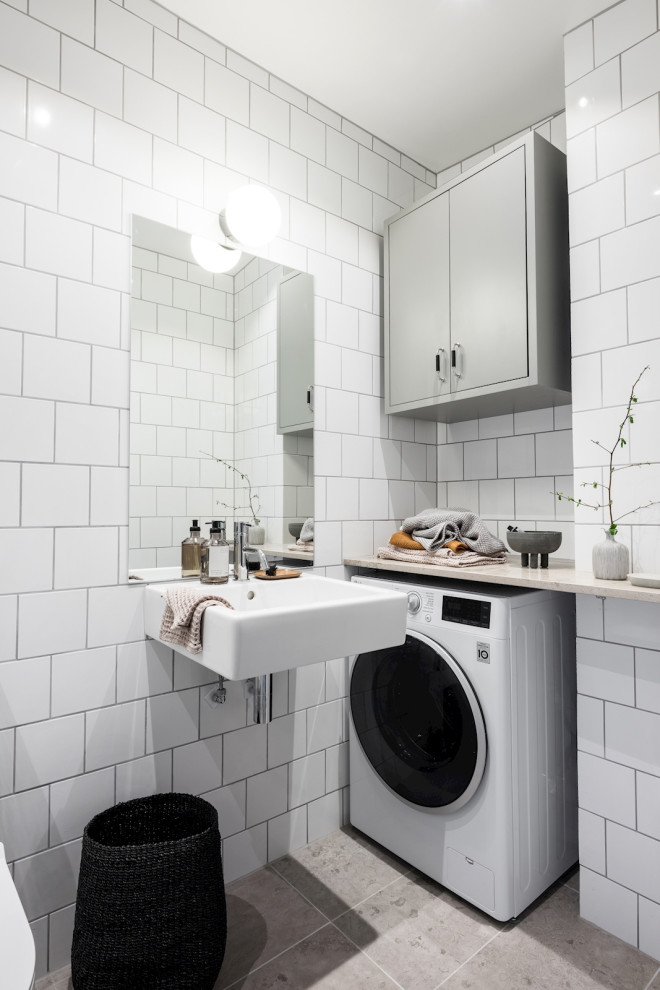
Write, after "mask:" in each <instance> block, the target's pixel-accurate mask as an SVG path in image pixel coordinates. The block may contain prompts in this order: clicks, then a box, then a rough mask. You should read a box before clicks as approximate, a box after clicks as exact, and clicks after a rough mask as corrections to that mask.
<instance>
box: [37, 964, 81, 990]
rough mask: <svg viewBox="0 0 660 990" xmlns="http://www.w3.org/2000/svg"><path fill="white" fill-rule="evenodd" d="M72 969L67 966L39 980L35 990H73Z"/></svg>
mask: <svg viewBox="0 0 660 990" xmlns="http://www.w3.org/2000/svg"><path fill="white" fill-rule="evenodd" d="M71 987H72V983H71V967H70V966H65V967H64V968H63V969H58V970H56V971H55V972H54V973H49V974H48V975H47V976H43V977H42V978H41V979H40V980H37V981H36V982H35V985H34V990H71Z"/></svg>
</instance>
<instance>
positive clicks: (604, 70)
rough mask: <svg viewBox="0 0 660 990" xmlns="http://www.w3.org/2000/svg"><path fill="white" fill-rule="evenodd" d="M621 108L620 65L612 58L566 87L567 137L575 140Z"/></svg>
mask: <svg viewBox="0 0 660 990" xmlns="http://www.w3.org/2000/svg"><path fill="white" fill-rule="evenodd" d="M620 109H621V81H620V78H619V63H618V60H616V59H613V60H612V61H611V62H606V63H605V65H601V66H600V67H599V68H597V69H595V70H594V71H593V72H589V73H587V74H586V75H584V76H582V78H580V79H578V80H577V81H576V82H573V83H571V84H570V85H568V86H567V87H566V136H567V138H572V137H575V135H576V134H580V133H581V132H582V131H586V130H587V129H588V128H589V127H593V126H594V124H598V123H600V121H601V120H606V119H607V118H608V117H613V116H614V114H616V113H618V112H619V110H620Z"/></svg>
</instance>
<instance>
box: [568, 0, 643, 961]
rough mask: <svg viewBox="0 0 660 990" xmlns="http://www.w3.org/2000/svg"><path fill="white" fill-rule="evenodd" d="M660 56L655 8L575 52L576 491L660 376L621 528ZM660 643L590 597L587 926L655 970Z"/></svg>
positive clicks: (580, 537) (581, 739)
mask: <svg viewBox="0 0 660 990" xmlns="http://www.w3.org/2000/svg"><path fill="white" fill-rule="evenodd" d="M659 45H660V32H659V31H658V9H657V6H656V3H655V2H654V0H625V2H622V3H619V4H617V5H616V6H614V7H612V8H611V9H609V10H607V11H605V12H604V13H603V14H601V15H599V16H598V17H596V18H595V19H594V20H593V21H589V22H588V23H587V24H585V25H583V26H582V27H580V28H578V29H577V30H576V31H574V32H572V33H571V34H569V35H567V36H566V39H565V54H566V64H567V82H569V83H570V85H569V87H568V89H567V104H566V105H567V130H568V134H569V137H570V140H569V142H568V171H569V176H570V177H572V182H571V189H570V216H571V225H570V235H571V255H572V257H571V271H572V273H574V274H575V275H576V277H575V278H574V279H573V282H572V337H573V367H574V374H573V410H574V431H573V432H574V459H575V482H576V486H577V485H579V484H581V483H584V484H586V485H587V486H588V487H591V486H592V485H593V482H594V481H596V482H597V483H599V484H602V483H603V482H604V481H605V482H606V481H607V466H606V461H607V457H606V455H605V454H604V451H603V450H602V449H600V448H599V447H598V446H596V444H595V443H594V442H593V441H599V442H600V443H603V444H605V445H606V446H610V445H611V444H613V442H614V439H615V438H616V436H617V431H618V427H619V424H620V423H621V420H622V418H623V415H624V412H625V408H626V404H627V401H628V397H629V395H630V390H631V387H632V383H633V382H634V381H635V379H636V378H637V375H638V374H639V373H640V371H641V370H642V368H644V366H645V365H647V364H648V365H650V366H651V367H650V370H649V371H648V372H647V373H646V374H645V376H644V378H643V380H642V382H641V383H640V386H639V388H638V390H637V393H636V394H637V396H638V400H639V401H638V402H637V403H636V404H635V415H634V420H635V421H634V423H632V424H628V425H627V428H626V431H625V436H624V439H625V440H626V441H627V446H626V447H625V448H624V449H623V450H619V452H618V454H617V460H616V464H617V467H618V468H620V469H621V470H618V471H617V472H616V474H615V478H614V485H615V488H614V490H613V498H614V509H615V516H617V515H623V514H624V513H627V512H630V510H632V509H634V508H635V507H636V506H638V505H645V504H646V503H647V502H650V501H654V500H657V499H658V498H660V449H659V448H658V443H657V429H656V427H655V424H657V417H658V402H657V396H658V394H659V391H660V366H658V360H657V358H658V356H660V352H659V351H658V348H659V347H660V329H659V327H658V318H657V317H658V291H659V290H658V286H659V285H660V280H659V276H660V254H659V253H658V243H660V239H659V237H658V227H657V222H658V221H657V213H658V211H659V210H660V207H659V206H658V204H657V202H656V200H657V199H658V196H657V191H658V188H657V187H658V184H659V183H658V179H660V175H659V173H658V162H659V161H660V156H659V152H660V143H659V142H660V118H659V113H658V106H659V95H658V93H659V90H660V75H659V74H658V68H657V67H658V51H659V50H660V49H659ZM569 63H570V66H571V73H570V75H569V73H568V66H569ZM594 67H595V68H594ZM621 94H622V103H621V102H620V101H621ZM572 135H578V136H575V137H573V136H572ZM589 201H590V202H592V204H594V205H595V204H596V203H598V204H600V206H599V210H598V212H599V216H598V218H596V219H595V218H594V217H589V216H588V213H587V211H586V210H585V205H586V203H587V202H589ZM654 400H655V401H654ZM639 461H649V462H651V463H649V464H645V465H643V466H642V467H634V466H632V465H634V464H635V463H636V462H639ZM576 490H578V489H577V487H576ZM585 500H586V497H585ZM605 521H606V520H605V514H604V513H602V512H598V513H595V512H594V511H593V510H591V511H589V510H585V509H578V510H577V511H576V514H575V531H576V551H577V552H576V556H577V565H578V567H584V568H588V567H590V563H591V561H590V555H591V548H592V546H593V544H594V543H595V542H596V541H597V540H599V539H600V538H601V530H600V528H599V527H600V525H602V524H603V523H604V522H605ZM659 521H660V512H659V511H658V506H653V507H650V508H645V509H643V510H642V511H639V512H636V513H634V514H633V515H628V516H626V517H625V518H624V520H623V523H622V525H621V526H620V527H619V537H618V538H619V539H621V540H623V542H625V543H626V544H627V545H628V546H629V547H630V549H631V570H642V571H658V570H660V541H659V540H658V535H657V532H658V522H659ZM607 522H609V520H607ZM659 627H660V606H657V605H649V604H642V603H639V602H631V601H624V600H621V601H619V600H615V599H610V598H608V599H605V600H603V599H598V598H587V597H584V596H578V750H579V804H580V861H581V865H582V877H581V883H580V890H581V893H580V899H581V912H582V914H583V916H584V917H585V918H587V919H588V920H589V921H592V922H593V923H594V924H597V925H600V926H601V927H602V928H605V929H607V930H608V931H610V932H613V933H614V934H615V935H618V936H619V937H620V938H622V939H624V940H625V941H627V942H631V943H632V944H633V945H637V946H639V947H640V948H641V949H643V951H645V952H648V953H649V954H650V955H652V956H654V957H655V958H656V959H660V940H658V935H657V932H658V928H657V926H658V920H659V919H660V894H659V893H658V891H659V889H660V887H659V885H658V864H659V863H660V831H659V830H658V828H657V824H656V823H657V819H658V812H659V810H660V803H659V802H660V749H659V748H658V744H657V736H658V727H659V726H658V718H659V717H660V716H659V715H658V711H659V710H660V707H659V706H660V695H659V690H658V660H660V655H659V654H658V652H657V645H658V643H657V629H658V628H659Z"/></svg>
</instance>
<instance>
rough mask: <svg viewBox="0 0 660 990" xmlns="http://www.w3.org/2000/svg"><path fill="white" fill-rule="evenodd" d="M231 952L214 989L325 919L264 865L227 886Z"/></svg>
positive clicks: (309, 931) (228, 930)
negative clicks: (263, 867)
mask: <svg viewBox="0 0 660 990" xmlns="http://www.w3.org/2000/svg"><path fill="white" fill-rule="evenodd" d="M226 897H227V950H226V952H225V958H224V960H223V963H222V969H221V970H220V976H219V978H218V981H217V983H216V985H215V990H223V988H224V987H227V986H229V984H230V983H234V982H235V981H236V980H237V979H238V978H239V977H241V976H245V974H246V973H248V972H249V971H250V970H251V969H254V968H255V967H256V966H260V965H261V964H262V963H264V962H266V961H267V960H268V959H272V958H273V956H276V955H278V954H279V953H280V952H283V951H284V950H285V949H288V948H289V947H290V946H291V945H293V944H294V943H295V942H298V941H300V939H303V938H305V936H307V935H309V934H311V932H313V931H316V929H318V928H321V927H322V926H323V925H325V924H326V918H324V916H323V915H322V914H321V913H320V912H319V911H317V910H316V908H314V907H312V905H311V904H309V903H308V901H306V900H305V899H304V897H301V895H300V894H299V893H298V892H297V891H296V890H294V889H293V887H291V886H290V884H288V883H287V882H286V881H285V880H283V879H282V877H280V876H279V875H278V874H277V873H275V872H274V871H273V870H271V869H269V868H268V867H266V868H265V869H263V870H259V871H258V872H256V873H252V874H251V875H250V876H247V877H243V878H242V879H240V880H236V881H234V883H231V884H228V885H227V890H226Z"/></svg>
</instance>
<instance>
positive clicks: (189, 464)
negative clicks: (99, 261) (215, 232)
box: [129, 216, 314, 579]
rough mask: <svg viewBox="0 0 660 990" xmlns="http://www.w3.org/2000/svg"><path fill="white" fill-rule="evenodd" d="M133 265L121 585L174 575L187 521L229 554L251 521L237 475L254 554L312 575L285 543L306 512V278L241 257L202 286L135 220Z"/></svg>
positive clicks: (305, 557) (177, 249) (310, 506)
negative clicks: (218, 532) (256, 530)
mask: <svg viewBox="0 0 660 990" xmlns="http://www.w3.org/2000/svg"><path fill="white" fill-rule="evenodd" d="M132 265H133V281H132V299H131V442H130V454H131V457H130V528H129V575H130V576H131V577H133V578H137V579H140V578H142V579H145V578H146V579H148V578H149V577H153V576H156V575H154V574H150V573H149V572H151V571H153V569H155V568H158V569H159V570H160V569H163V568H168V569H170V568H171V569H173V572H172V573H171V574H169V576H176V568H178V567H180V563H181V541H182V540H183V539H185V538H186V537H187V536H188V534H189V529H190V526H191V524H192V520H193V519H198V520H200V525H201V528H202V537H203V538H205V536H206V535H208V526H206V525H205V524H206V523H207V522H208V521H210V520H211V519H225V520H226V521H227V534H228V540H229V542H230V543H231V540H232V533H233V523H234V521H235V520H246V521H249V522H253V521H254V520H253V517H252V514H251V512H250V509H249V506H248V500H249V490H248V488H247V484H246V480H245V478H242V477H241V475H244V476H246V478H248V479H249V482H250V484H251V490H252V494H253V495H256V498H255V499H254V508H255V514H256V516H257V518H258V519H259V520H260V525H261V526H262V527H263V528H264V531H265V537H264V550H265V551H266V552H267V553H269V554H273V555H281V556H283V557H289V558H292V559H295V560H299V561H300V562H305V561H307V562H308V563H313V543H312V544H311V549H303V548H302V547H301V546H297V545H296V536H295V533H296V524H298V525H299V526H300V525H301V524H303V523H304V522H305V521H306V520H307V519H310V518H311V517H313V513H314V458H313V451H314V447H313V411H312V410H313V392H314V389H313V380H312V377H313V366H314V324H313V319H314V299H313V280H312V276H311V275H306V274H304V273H302V272H296V271H294V270H293V269H290V268H287V267H285V266H283V265H280V264H277V263H275V262H272V261H267V260H265V259H263V258H259V257H256V256H254V255H249V254H245V253H244V254H243V255H242V257H241V259H240V261H239V262H238V264H237V265H236V267H235V269H233V270H232V271H230V272H228V273H227V274H221V275H217V274H212V273H210V272H208V271H206V270H205V269H203V268H201V267H200V266H199V265H198V264H196V263H195V261H194V259H193V256H192V253H191V250H190V235H189V234H185V233H183V232H182V231H179V230H175V229H174V228H172V227H168V226H166V225H164V224H161V223H156V222H155V221H153V220H147V219H145V218H143V217H138V216H134V217H133V241H132ZM278 354H279V355H280V357H279V361H278ZM294 357H295V359H294ZM278 392H279V394H278ZM278 410H279V412H278ZM291 410H294V412H293V418H292V414H291ZM278 415H279V417H280V419H279V422H278ZM283 416H284V418H285V422H284V425H282V417H283ZM218 459H219V460H218ZM222 461H224V462H226V463H221V462H222ZM228 465H232V466H233V467H234V468H235V469H236V470H232V469H231V468H230V467H229V466H228ZM290 527H291V529H290ZM307 528H308V527H306V529H307ZM303 535H306V534H303Z"/></svg>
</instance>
